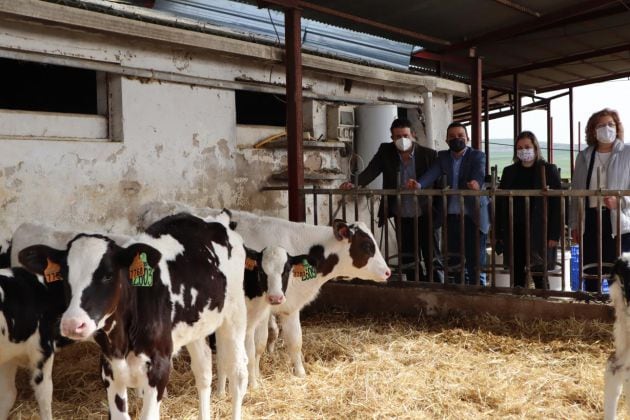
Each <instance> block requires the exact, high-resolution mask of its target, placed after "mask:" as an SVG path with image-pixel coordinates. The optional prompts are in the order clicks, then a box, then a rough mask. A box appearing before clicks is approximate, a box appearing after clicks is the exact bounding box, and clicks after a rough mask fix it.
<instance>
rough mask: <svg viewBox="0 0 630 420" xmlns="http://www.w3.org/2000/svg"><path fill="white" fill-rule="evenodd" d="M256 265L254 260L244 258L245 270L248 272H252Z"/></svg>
mask: <svg viewBox="0 0 630 420" xmlns="http://www.w3.org/2000/svg"><path fill="white" fill-rule="evenodd" d="M257 265H258V264H256V260H254V259H252V258H245V269H246V270H248V271H253V270H254V268H256V266H257Z"/></svg>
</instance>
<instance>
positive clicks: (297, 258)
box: [287, 254, 315, 266]
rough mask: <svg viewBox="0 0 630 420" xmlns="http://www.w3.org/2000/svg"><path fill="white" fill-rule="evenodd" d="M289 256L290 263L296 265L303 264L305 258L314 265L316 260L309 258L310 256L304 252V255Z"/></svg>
mask: <svg viewBox="0 0 630 420" xmlns="http://www.w3.org/2000/svg"><path fill="white" fill-rule="evenodd" d="M288 257H289V258H288V259H287V262H288V263H289V265H291V266H294V265H297V264H302V262H303V261H304V260H306V261H307V262H308V263H309V264H311V265H314V264H315V261H314V260H309V256H308V255H307V254H302V255H295V256H293V255H289V256H288Z"/></svg>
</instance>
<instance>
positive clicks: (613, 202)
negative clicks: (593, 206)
mask: <svg viewBox="0 0 630 420" xmlns="http://www.w3.org/2000/svg"><path fill="white" fill-rule="evenodd" d="M604 205H605V206H606V207H608V209H610V210H615V209H616V208H617V197H614V196H613V197H611V196H608V197H604Z"/></svg>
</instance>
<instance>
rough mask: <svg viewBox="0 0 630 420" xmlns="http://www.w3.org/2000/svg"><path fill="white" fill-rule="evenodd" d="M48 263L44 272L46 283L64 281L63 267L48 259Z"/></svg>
mask: <svg viewBox="0 0 630 420" xmlns="http://www.w3.org/2000/svg"><path fill="white" fill-rule="evenodd" d="M46 261H48V265H46V269H45V270H44V280H45V281H46V283H53V282H56V281H59V280H62V278H61V266H60V265H59V264H57V263H56V262H53V261H51V260H50V258H46Z"/></svg>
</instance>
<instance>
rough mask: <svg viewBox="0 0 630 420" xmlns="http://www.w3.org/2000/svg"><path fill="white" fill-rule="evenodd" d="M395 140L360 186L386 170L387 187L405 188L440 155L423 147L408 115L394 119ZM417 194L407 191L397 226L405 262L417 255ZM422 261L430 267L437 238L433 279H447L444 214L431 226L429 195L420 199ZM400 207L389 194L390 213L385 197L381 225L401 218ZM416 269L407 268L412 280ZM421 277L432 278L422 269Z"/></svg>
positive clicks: (369, 168)
mask: <svg viewBox="0 0 630 420" xmlns="http://www.w3.org/2000/svg"><path fill="white" fill-rule="evenodd" d="M390 131H391V138H392V140H393V141H391V142H385V143H382V144H381V145H380V147H379V149H378V151H377V152H376V154H375V155H374V157H373V158H372V160H371V161H370V163H369V164H368V166H367V168H365V170H364V171H363V172H361V173H360V174H359V176H358V179H357V183H358V184H359V186H365V185H367V184H369V183H370V182H372V180H374V179H375V178H376V177H377V176H379V175H380V174H383V189H401V188H402V189H404V188H405V183H406V181H407V180H408V179H416V178H418V177H419V176H420V175H422V174H423V173H424V172H426V170H427V169H429V168H430V167H431V165H432V164H433V162H434V161H435V159H436V158H437V152H436V151H435V150H433V149H429V148H428V147H423V146H420V145H419V144H417V143H416V142H415V141H413V140H412V138H413V134H412V132H411V123H410V122H409V120H407V119H403V118H399V119H396V120H394V122H393V123H392V125H391V127H390ZM339 188H342V189H351V188H354V184H352V183H351V182H344V183H343V184H341V185H340V187H339ZM413 200H414V197H413V196H410V195H403V196H402V197H401V209H400V216H401V217H400V222H401V224H400V226H396V233H397V234H399V235H400V237H399V239H400V241H399V243H400V244H401V249H402V254H403V258H402V263H403V264H405V265H407V264H409V263H413V262H414V261H415V259H414V252H415V250H414V248H415V246H414V242H413V239H414V238H413V236H414V234H413V231H414V219H415V218H416V214H415V211H416V207H415V205H414V202H413ZM418 204H419V205H418V216H419V217H418V221H417V223H418V225H417V226H418V242H419V244H418V261H424V266H425V268H426V269H427V271H428V270H429V267H430V266H431V264H430V263H429V241H433V264H432V265H433V280H434V281H436V282H443V277H444V275H443V269H442V257H441V253H440V247H439V237H440V231H439V223H440V218H439V217H434V218H433V229H432V231H430V229H429V217H428V211H429V209H428V200H427V199H426V197H420V198H419V199H418ZM436 205H439V200H434V208H432V209H431V211H433V212H434V213H433V214H434V215H435V214H436V211H435V210H436V209H435V206H436ZM398 214H399V209H398V200H397V198H396V196H394V195H390V196H387V214H385V206H384V205H383V201H382V200H381V204H380V206H379V209H378V225H379V227H380V226H382V225H383V224H385V223H386V221H387V219H388V218H390V217H394V221H396V223H397V222H398V218H397V217H395V216H398ZM414 271H415V270H413V268H412V269H411V270H405V274H406V275H407V279H408V280H413V279H415V272H414ZM418 277H419V279H420V280H422V281H426V280H427V279H428V275H427V274H425V273H424V272H423V270H422V269H420V270H419V271H418Z"/></svg>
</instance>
